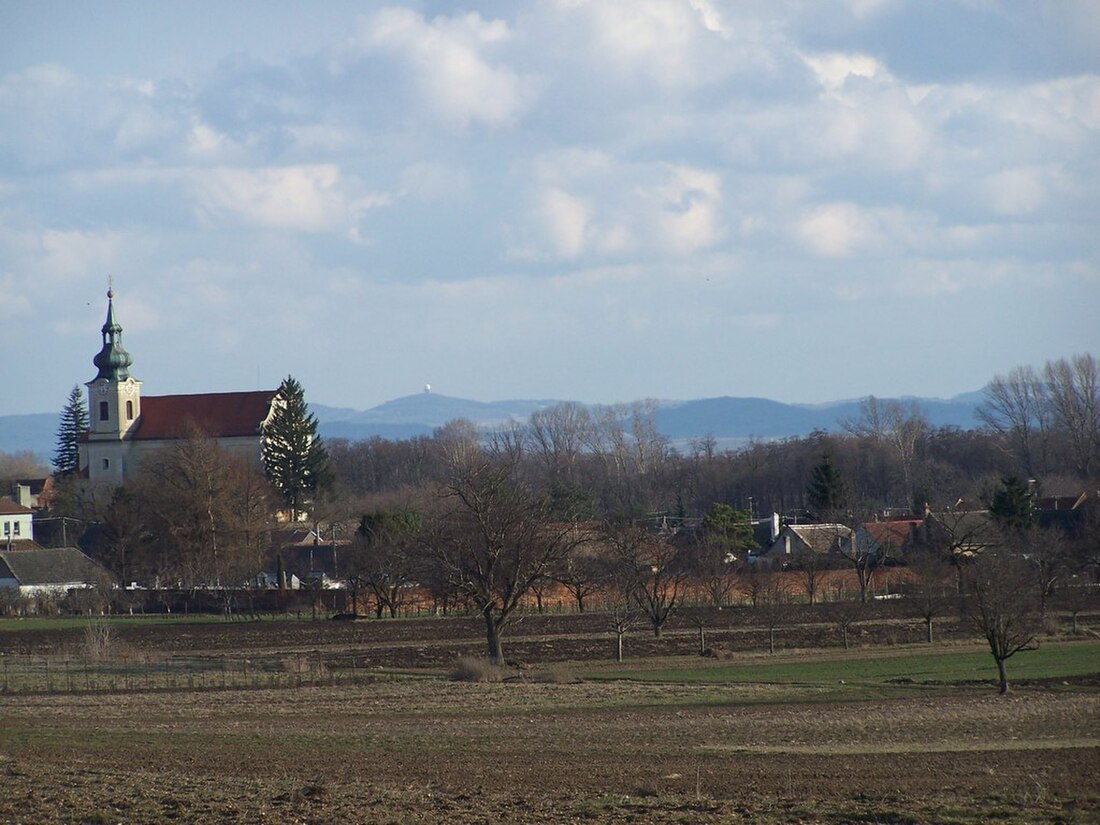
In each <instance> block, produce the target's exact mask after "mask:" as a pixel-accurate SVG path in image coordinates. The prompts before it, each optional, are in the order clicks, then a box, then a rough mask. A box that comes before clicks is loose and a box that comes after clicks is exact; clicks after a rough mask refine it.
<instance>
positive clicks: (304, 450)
mask: <svg viewBox="0 0 1100 825" xmlns="http://www.w3.org/2000/svg"><path fill="white" fill-rule="evenodd" d="M263 462H264V472H265V473H266V475H267V478H268V480H269V481H271V483H272V485H273V486H274V487H275V489H276V491H278V493H279V496H280V497H281V498H282V500H283V503H284V504H285V505H286V507H287V508H288V509H289V510H290V518H291V520H292V521H297V520H298V517H299V515H300V514H301V513H302V512H303V511H304V510H305V509H306V508H307V507H308V506H309V504H310V502H312V501H313V499H314V498H315V497H316V495H317V492H318V491H319V490H321V489H323V488H324V487H326V486H327V485H328V483H329V481H330V478H331V476H330V473H329V468H328V453H327V452H326V450H325V447H324V444H322V443H321V439H320V438H319V437H318V436H317V418H316V416H314V415H313V413H311V412H309V408H308V407H307V406H306V399H305V391H304V390H303V389H302V385H301V384H299V383H298V382H297V381H296V380H295V379H294V378H293V377H292V376H289V375H288V376H287V377H286V379H284V381H283V383H282V384H281V385H280V386H279V393H278V396H277V397H276V400H275V412H274V414H273V415H272V417H271V421H270V422H269V423H268V425H267V427H265V428H264V439H263Z"/></svg>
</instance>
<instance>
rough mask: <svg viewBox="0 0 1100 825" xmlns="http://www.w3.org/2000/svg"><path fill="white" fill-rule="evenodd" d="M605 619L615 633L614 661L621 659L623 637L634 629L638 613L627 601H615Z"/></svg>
mask: <svg viewBox="0 0 1100 825" xmlns="http://www.w3.org/2000/svg"><path fill="white" fill-rule="evenodd" d="M607 621H608V624H609V625H610V627H611V630H612V632H613V633H614V634H615V661H617V662H621V661H622V660H623V638H624V637H625V636H626V634H627V633H629V632H630V631H631V630H633V629H634V625H635V624H636V623H637V621H638V614H637V613H635V612H634V608H633V607H632V606H631V605H630V603H629V602H617V603H616V604H615V605H614V607H612V608H611V610H610V611H608V614H607Z"/></svg>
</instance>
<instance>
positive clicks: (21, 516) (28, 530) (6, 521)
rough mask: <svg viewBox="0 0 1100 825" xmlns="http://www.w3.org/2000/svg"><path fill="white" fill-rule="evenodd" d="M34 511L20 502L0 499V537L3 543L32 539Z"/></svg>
mask: <svg viewBox="0 0 1100 825" xmlns="http://www.w3.org/2000/svg"><path fill="white" fill-rule="evenodd" d="M33 518H34V511H32V510H31V509H30V508H29V507H24V506H23V505H22V504H15V503H14V502H11V501H0V539H2V541H3V543H4V544H8V543H10V542H14V541H33V540H34V521H33Z"/></svg>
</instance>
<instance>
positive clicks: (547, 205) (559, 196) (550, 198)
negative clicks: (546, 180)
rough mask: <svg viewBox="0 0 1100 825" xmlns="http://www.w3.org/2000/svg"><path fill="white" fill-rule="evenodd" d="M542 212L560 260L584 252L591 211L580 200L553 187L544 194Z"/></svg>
mask: <svg viewBox="0 0 1100 825" xmlns="http://www.w3.org/2000/svg"><path fill="white" fill-rule="evenodd" d="M541 212H542V218H543V221H544V225H545V226H546V229H547V234H548V235H549V238H550V242H551V243H552V244H553V247H554V252H555V254H556V255H557V256H558V257H559V258H575V257H577V256H578V255H580V254H581V253H582V252H583V251H584V250H585V246H586V241H587V239H586V234H587V230H588V222H589V219H590V216H591V209H589V207H588V206H587V205H586V204H585V203H584V202H583V201H582V200H581V199H580V198H577V197H574V196H572V195H570V194H568V193H567V192H563V191H562V190H561V189H558V188H555V187H552V188H550V189H547V190H546V191H545V192H544V193H543V195H542V204H541Z"/></svg>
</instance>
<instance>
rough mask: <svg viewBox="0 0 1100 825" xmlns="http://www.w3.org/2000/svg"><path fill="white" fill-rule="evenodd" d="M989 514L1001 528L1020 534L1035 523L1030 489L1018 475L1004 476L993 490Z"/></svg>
mask: <svg viewBox="0 0 1100 825" xmlns="http://www.w3.org/2000/svg"><path fill="white" fill-rule="evenodd" d="M989 512H990V515H992V516H993V520H994V521H995V522H996V523H997V526H998V527H1000V528H1001V529H1002V530H1005V531H1006V532H1010V533H1016V534H1022V533H1024V532H1026V531H1027V529H1028V528H1029V527H1031V526H1032V524H1034V523H1035V508H1034V502H1033V500H1032V490H1031V489H1030V488H1029V487H1028V485H1027V482H1025V481H1024V480H1023V479H1021V478H1020V477H1019V476H1005V477H1004V478H1002V479H1001V484H1000V486H999V487H998V488H997V489H996V490H995V491H994V492H993V500H992V501H991V502H990V504H989Z"/></svg>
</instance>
